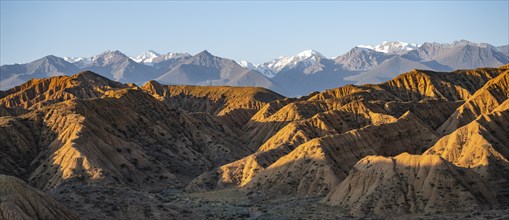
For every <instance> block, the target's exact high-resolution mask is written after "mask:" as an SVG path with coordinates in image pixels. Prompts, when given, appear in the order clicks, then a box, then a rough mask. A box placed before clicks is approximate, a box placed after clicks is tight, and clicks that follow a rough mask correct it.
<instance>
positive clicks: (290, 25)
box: [0, 0, 509, 64]
mask: <svg viewBox="0 0 509 220" xmlns="http://www.w3.org/2000/svg"><path fill="white" fill-rule="evenodd" d="M508 2H509V1H507V0H506V1H446V2H443V1H433V2H429V1H411V2H402V1H360V2H358V1H322V2H316V1H313V2H311V1H309V2H307V1H277V2H269V1H248V2H246V1H244V2H237V1H220V2H211V1H191V2H185V1H152V2H142V1H127V2H126V1H111V2H99V1H87V2H84V1H71V2H64V1H21V2H20V1H3V0H2V1H1V15H0V16H1V21H0V25H1V26H0V63H1V64H10V63H25V62H29V61H33V60H35V59H38V58H40V57H43V56H45V55H49V54H52V55H57V56H85V57H88V56H93V55H95V54H98V53H101V52H103V51H105V50H108V49H118V50H120V51H122V52H124V53H126V54H127V55H136V54H139V53H141V52H143V51H145V50H148V49H152V50H155V51H158V52H160V53H166V52H188V53H191V54H195V53H198V52H200V51H202V50H204V49H207V50H208V51H210V52H211V53H212V54H214V55H217V56H222V57H228V58H232V59H235V60H248V61H251V62H254V63H260V62H263V61H267V60H270V59H273V58H276V57H279V56H282V55H293V54H296V53H298V52H300V51H303V50H306V49H315V50H317V51H319V52H321V53H322V54H323V55H325V56H328V57H332V56H337V55H341V54H343V53H345V52H347V51H348V50H349V49H351V48H352V47H353V46H355V45H359V44H378V43H380V42H382V41H387V40H400V41H405V42H412V43H423V42H427V41H428V42H433V41H434V42H440V43H450V42H452V41H454V40H459V39H467V40H470V41H474V42H487V43H491V44H494V45H496V46H499V45H505V44H509V42H508V41H509V15H508V14H509V3H508Z"/></svg>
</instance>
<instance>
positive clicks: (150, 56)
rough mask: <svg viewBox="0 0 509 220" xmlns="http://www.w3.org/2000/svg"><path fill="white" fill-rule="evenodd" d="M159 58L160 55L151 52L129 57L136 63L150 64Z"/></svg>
mask: <svg viewBox="0 0 509 220" xmlns="http://www.w3.org/2000/svg"><path fill="white" fill-rule="evenodd" d="M159 56H161V54H159V53H157V52H155V51H153V50H148V51H145V52H143V53H141V54H140V55H138V56H136V57H130V58H131V59H132V60H134V61H135V62H137V63H152V61H153V60H154V58H156V57H159Z"/></svg>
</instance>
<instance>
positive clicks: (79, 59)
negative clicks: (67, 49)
mask: <svg viewBox="0 0 509 220" xmlns="http://www.w3.org/2000/svg"><path fill="white" fill-rule="evenodd" d="M64 60H65V61H67V62H69V63H76V62H80V61H85V60H90V59H89V58H85V57H64Z"/></svg>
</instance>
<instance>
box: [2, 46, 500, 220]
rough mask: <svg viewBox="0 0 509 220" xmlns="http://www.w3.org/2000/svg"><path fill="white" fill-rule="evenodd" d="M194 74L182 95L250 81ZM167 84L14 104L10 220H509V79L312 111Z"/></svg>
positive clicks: (424, 80)
mask: <svg viewBox="0 0 509 220" xmlns="http://www.w3.org/2000/svg"><path fill="white" fill-rule="evenodd" d="M421 47H422V46H421ZM375 52H377V51H375ZM377 53H378V52H377ZM108 54H112V55H115V56H114V57H116V56H118V52H115V51H112V52H109V53H108ZM395 57H399V56H395ZM182 59H184V60H185V62H183V61H182V62H177V63H178V64H177V65H175V67H173V68H172V69H171V70H170V71H168V73H169V75H170V76H172V77H170V78H169V80H172V79H173V77H177V76H178V77H183V76H184V74H183V73H196V71H197V69H198V70H201V69H199V68H201V67H203V66H207V67H209V69H204V70H201V71H203V72H205V73H207V76H208V77H209V78H207V80H209V81H206V82H214V80H218V78H219V79H225V78H228V77H229V74H232V72H231V71H227V70H232V71H233V70H235V72H236V71H237V69H238V68H241V67H239V65H237V64H236V62H233V61H231V60H225V59H223V58H217V57H214V56H211V55H210V54H209V53H208V52H202V53H200V54H198V55H195V56H191V57H187V58H182ZM389 59H391V58H389ZM398 59H403V58H401V57H400V58H398ZM57 60H58V58H57ZM115 60H116V59H115ZM129 60H130V59H128V60H127V61H126V60H123V61H124V62H127V64H129V65H130V64H131V63H130V62H131V61H129ZM46 61H47V60H43V61H42V62H46ZM108 61H111V59H101V58H98V59H94V61H93V62H95V63H102V64H106V63H110V64H111V62H108ZM316 61H317V62H316V63H319V62H321V58H320V57H318V56H317V60H316ZM93 62H91V63H93ZM316 63H315V64H316ZM139 65H144V64H139ZM105 66H109V67H111V68H112V69H113V67H112V66H111V65H105ZM145 66H148V65H145ZM116 69H118V68H116ZM54 70H55V71H61V70H59V69H54ZM244 70H245V69H244ZM256 73H258V74H259V75H260V76H263V74H261V73H259V72H257V71H252V73H251V71H249V70H245V72H244V74H243V75H242V76H245V77H246V78H252V77H253V76H252V75H251V74H256ZM191 76H192V75H191ZM186 77H187V76H186ZM275 77H277V75H276V76H275ZM163 79H164V78H163ZM184 79H185V80H189V81H190V82H195V81H191V80H196V79H195V78H192V77H187V78H184ZM159 81H161V80H159ZM159 81H156V80H149V81H148V82H146V83H145V84H143V85H140V86H138V85H136V84H133V83H122V82H118V81H113V80H110V79H109V78H108V77H104V76H102V75H100V74H97V73H94V72H91V71H81V72H78V73H75V74H70V76H67V75H64V76H52V77H45V78H40V79H31V80H28V81H26V82H24V83H22V84H21V85H19V86H15V87H13V88H11V89H8V90H6V91H0V158H2V159H1V160H0V185H1V187H0V202H1V203H0V204H1V205H0V218H2V219H34V218H39V219H78V218H81V219H248V218H260V219H297V218H304V219H335V218H336V219H337V218H339V219H342V218H409V219H421V218H434V219H435V218H438V219H468V218H481V219H482V218H494V219H506V218H507V217H508V214H507V207H508V206H509V187H508V186H509V175H507V174H508V173H509V160H508V158H509V144H508V143H509V64H506V65H502V66H500V67H496V68H477V69H469V70H455V71H442V72H437V71H432V70H420V69H413V70H411V71H409V72H405V73H403V74H400V75H398V76H396V77H394V78H392V79H390V80H388V81H385V82H383V83H378V84H363V85H352V84H349V85H345V86H341V87H335V88H332V89H328V90H323V91H320V92H316V93H311V94H309V95H307V96H302V97H299V98H287V97H284V96H282V95H280V94H278V93H276V92H274V91H271V90H269V89H265V88H261V87H251V86H216V85H205V86H191V85H166V84H163V83H161V82H159ZM197 82H198V81H197ZM199 82H201V81H199Z"/></svg>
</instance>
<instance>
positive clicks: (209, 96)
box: [142, 81, 284, 127]
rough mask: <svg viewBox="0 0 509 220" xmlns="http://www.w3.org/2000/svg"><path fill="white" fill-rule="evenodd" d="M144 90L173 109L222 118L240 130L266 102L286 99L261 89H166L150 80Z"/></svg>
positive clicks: (185, 87) (165, 86)
mask: <svg viewBox="0 0 509 220" xmlns="http://www.w3.org/2000/svg"><path fill="white" fill-rule="evenodd" d="M142 89H143V90H145V91H147V92H149V93H150V94H152V96H154V97H155V98H157V99H159V100H161V101H163V102H165V103H167V104H169V105H171V106H173V107H176V108H182V109H184V110H186V111H189V112H206V113H208V114H211V115H217V116H221V117H223V118H225V119H226V120H228V121H230V122H232V123H234V125H236V126H239V127H241V126H243V125H244V124H245V123H246V122H247V121H248V120H249V119H250V118H251V117H252V116H253V115H254V114H255V113H256V112H257V111H258V110H259V109H261V108H262V107H263V106H264V105H265V104H266V103H268V102H271V101H274V100H277V99H282V98H284V97H283V96H281V95H279V94H277V93H275V92H272V91H270V90H268V89H264V88H258V87H230V86H173V85H169V86H167V85H162V84H159V83H158V82H156V81H150V82H148V83H146V84H145V85H144V86H143V87H142Z"/></svg>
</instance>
